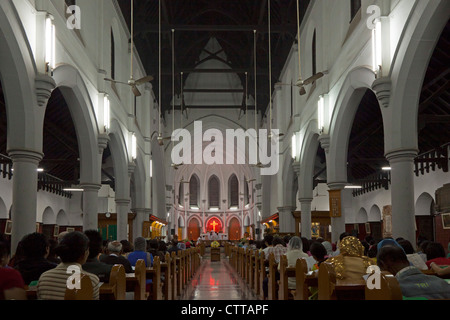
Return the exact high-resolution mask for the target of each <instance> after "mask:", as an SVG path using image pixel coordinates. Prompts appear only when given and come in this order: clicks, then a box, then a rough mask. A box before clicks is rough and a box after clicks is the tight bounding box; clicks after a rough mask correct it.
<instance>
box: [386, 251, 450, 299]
mask: <svg viewBox="0 0 450 320" xmlns="http://www.w3.org/2000/svg"><path fill="white" fill-rule="evenodd" d="M377 264H378V266H379V267H380V269H381V271H388V272H390V273H392V274H393V275H394V276H395V277H396V278H397V280H398V282H399V284H400V289H401V291H402V294H403V296H404V297H408V298H419V297H421V298H427V299H449V298H450V285H448V283H447V282H446V281H445V280H443V279H440V278H438V277H436V276H432V275H426V274H424V273H423V272H422V271H420V270H419V269H418V268H416V267H415V266H411V265H410V263H409V261H408V258H407V257H406V254H405V252H404V251H403V249H402V248H399V247H397V246H391V245H387V246H384V247H382V248H381V249H380V250H379V251H378V255H377Z"/></svg>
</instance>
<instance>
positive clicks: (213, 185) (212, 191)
mask: <svg viewBox="0 0 450 320" xmlns="http://www.w3.org/2000/svg"><path fill="white" fill-rule="evenodd" d="M208 200H209V207H210V208H219V207H220V180H219V178H217V177H216V176H212V177H211V178H209V181H208Z"/></svg>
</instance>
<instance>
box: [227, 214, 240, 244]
mask: <svg viewBox="0 0 450 320" xmlns="http://www.w3.org/2000/svg"><path fill="white" fill-rule="evenodd" d="M228 239H229V240H240V239H241V224H240V223H239V220H238V219H237V218H232V219H231V220H230V223H229V225H228Z"/></svg>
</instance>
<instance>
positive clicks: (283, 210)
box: [277, 206, 296, 213]
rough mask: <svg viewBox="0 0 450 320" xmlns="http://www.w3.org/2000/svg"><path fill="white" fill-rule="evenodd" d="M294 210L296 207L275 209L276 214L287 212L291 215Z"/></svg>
mask: <svg viewBox="0 0 450 320" xmlns="http://www.w3.org/2000/svg"><path fill="white" fill-rule="evenodd" d="M295 209H296V207H293V206H284V207H277V210H278V212H286V211H288V212H290V213H292V212H294V211H295Z"/></svg>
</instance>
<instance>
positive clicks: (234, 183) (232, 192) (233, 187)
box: [228, 174, 239, 208]
mask: <svg viewBox="0 0 450 320" xmlns="http://www.w3.org/2000/svg"><path fill="white" fill-rule="evenodd" d="M228 200H229V206H230V208H232V207H239V181H238V178H237V177H236V175H234V174H233V175H232V176H231V177H230V179H229V180H228Z"/></svg>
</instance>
